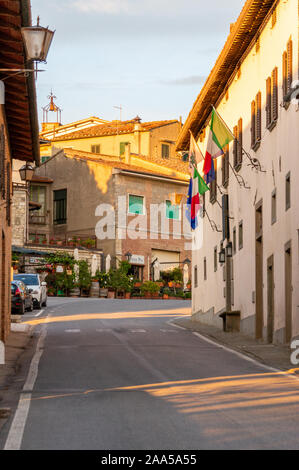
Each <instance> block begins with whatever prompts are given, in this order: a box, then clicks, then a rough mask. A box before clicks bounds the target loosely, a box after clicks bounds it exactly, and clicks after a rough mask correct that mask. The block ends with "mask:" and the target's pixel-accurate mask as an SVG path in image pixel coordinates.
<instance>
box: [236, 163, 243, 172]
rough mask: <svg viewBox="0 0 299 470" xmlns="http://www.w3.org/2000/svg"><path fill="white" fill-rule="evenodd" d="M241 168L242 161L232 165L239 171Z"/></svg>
mask: <svg viewBox="0 0 299 470" xmlns="http://www.w3.org/2000/svg"><path fill="white" fill-rule="evenodd" d="M241 168H242V163H238V164H237V165H235V166H234V170H235V171H237V172H238V171H240V170H241Z"/></svg>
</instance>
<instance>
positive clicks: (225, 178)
mask: <svg viewBox="0 0 299 470" xmlns="http://www.w3.org/2000/svg"><path fill="white" fill-rule="evenodd" d="M221 169H222V186H223V187H224V188H227V186H228V183H229V145H227V146H226V148H225V149H224V154H223V156H222V166H221Z"/></svg>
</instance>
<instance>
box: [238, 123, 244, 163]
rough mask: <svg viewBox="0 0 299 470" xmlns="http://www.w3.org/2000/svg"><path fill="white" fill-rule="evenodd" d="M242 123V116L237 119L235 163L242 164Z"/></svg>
mask: <svg viewBox="0 0 299 470" xmlns="http://www.w3.org/2000/svg"><path fill="white" fill-rule="evenodd" d="M242 127H243V123H242V118H240V119H239V121H238V145H237V165H238V166H239V165H241V164H242V152H243V150H242V147H243V130H242Z"/></svg>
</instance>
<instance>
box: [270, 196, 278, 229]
mask: <svg viewBox="0 0 299 470" xmlns="http://www.w3.org/2000/svg"><path fill="white" fill-rule="evenodd" d="M276 206H277V204H276V189H274V191H273V192H272V196H271V223H272V224H275V222H276V214H277V210H276Z"/></svg>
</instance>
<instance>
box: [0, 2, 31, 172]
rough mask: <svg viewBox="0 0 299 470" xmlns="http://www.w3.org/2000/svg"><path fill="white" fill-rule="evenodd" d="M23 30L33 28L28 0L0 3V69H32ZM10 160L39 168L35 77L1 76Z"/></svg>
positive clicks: (5, 73)
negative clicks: (21, 161) (29, 162)
mask: <svg viewBox="0 0 299 470" xmlns="http://www.w3.org/2000/svg"><path fill="white" fill-rule="evenodd" d="M22 26H31V8H30V1H29V0H0V68H1V69H2V68H3V69H32V68H33V64H32V62H31V61H29V62H28V61H26V55H25V49H24V45H23V39H22V34H21V27H22ZM0 80H3V82H4V84H5V104H4V109H5V118H6V123H7V128H8V134H9V144H10V153H11V157H12V158H15V159H18V160H25V161H31V162H35V163H36V164H37V165H39V161H40V151H39V128H38V115H37V104H36V89H35V78H34V73H29V74H28V76H25V75H24V74H17V75H13V73H9V72H0Z"/></svg>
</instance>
